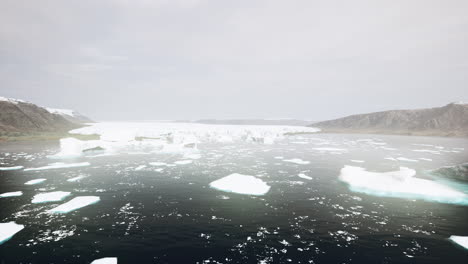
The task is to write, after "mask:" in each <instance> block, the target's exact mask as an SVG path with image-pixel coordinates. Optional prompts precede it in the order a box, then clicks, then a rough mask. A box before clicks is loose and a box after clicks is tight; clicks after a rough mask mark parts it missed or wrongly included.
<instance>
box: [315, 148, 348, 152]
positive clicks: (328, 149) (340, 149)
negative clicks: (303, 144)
mask: <svg viewBox="0 0 468 264" xmlns="http://www.w3.org/2000/svg"><path fill="white" fill-rule="evenodd" d="M312 149H314V150H318V151H333V152H347V151H348V150H347V149H343V148H312Z"/></svg>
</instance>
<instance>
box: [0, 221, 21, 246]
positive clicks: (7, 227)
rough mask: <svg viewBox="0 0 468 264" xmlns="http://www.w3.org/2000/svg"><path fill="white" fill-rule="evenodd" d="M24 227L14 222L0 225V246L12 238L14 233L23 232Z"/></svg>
mask: <svg viewBox="0 0 468 264" xmlns="http://www.w3.org/2000/svg"><path fill="white" fill-rule="evenodd" d="M23 228H24V225H19V224H17V223H15V222H8V223H0V245H1V244H3V243H5V242H6V241H8V240H9V239H10V238H12V237H13V236H14V235H15V234H16V233H18V232H19V231H21V230H23Z"/></svg>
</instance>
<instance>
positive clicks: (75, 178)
mask: <svg viewBox="0 0 468 264" xmlns="http://www.w3.org/2000/svg"><path fill="white" fill-rule="evenodd" d="M84 178H86V176H84V175H80V176H76V177H73V178H70V179H68V180H67V182H77V181H80V180H81V179H84Z"/></svg>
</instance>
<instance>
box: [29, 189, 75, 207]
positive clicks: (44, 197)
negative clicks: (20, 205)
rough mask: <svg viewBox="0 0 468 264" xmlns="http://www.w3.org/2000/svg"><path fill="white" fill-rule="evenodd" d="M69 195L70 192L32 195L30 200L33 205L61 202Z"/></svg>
mask: <svg viewBox="0 0 468 264" xmlns="http://www.w3.org/2000/svg"><path fill="white" fill-rule="evenodd" d="M69 195H70V192H62V191H56V192H48V193H39V194H36V195H34V197H33V199H32V203H34V204H35V203H47V202H57V201H62V200H63V199H65V198H66V197H67V196H69Z"/></svg>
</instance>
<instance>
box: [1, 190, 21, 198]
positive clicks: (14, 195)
mask: <svg viewBox="0 0 468 264" xmlns="http://www.w3.org/2000/svg"><path fill="white" fill-rule="evenodd" d="M21 195H23V192H21V191H19V192H6V193H2V194H0V198H5V197H16V196H21Z"/></svg>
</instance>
